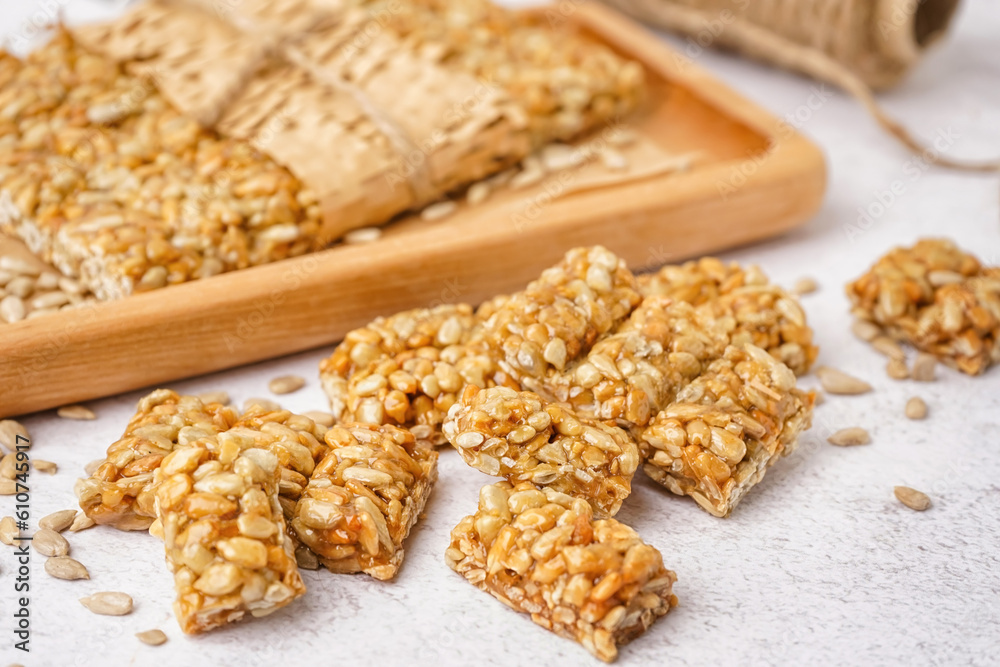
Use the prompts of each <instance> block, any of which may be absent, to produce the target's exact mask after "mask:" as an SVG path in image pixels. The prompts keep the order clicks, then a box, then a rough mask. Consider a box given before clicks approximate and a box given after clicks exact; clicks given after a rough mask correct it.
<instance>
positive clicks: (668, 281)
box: [637, 257, 819, 375]
mask: <svg viewBox="0 0 1000 667" xmlns="http://www.w3.org/2000/svg"><path fill="white" fill-rule="evenodd" d="M637 280H638V284H639V290H640V291H641V292H642V294H643V296H645V297H649V296H666V297H669V298H671V299H673V300H675V301H684V302H687V303H690V304H691V305H693V306H697V307H699V308H700V309H702V310H704V311H705V312H706V314H707V315H708V316H709V317H710V318H712V319H714V320H716V321H718V322H719V323H720V324H721V325H722V326H723V328H724V329H725V330H726V331H727V332H728V333H729V335H730V336H731V338H732V340H731V342H732V343H733V344H740V343H743V342H748V343H753V344H754V345H756V346H758V347H761V348H764V349H765V350H767V351H768V352H770V353H771V355H773V356H774V357H775V358H777V359H779V360H780V361H782V362H783V363H785V364H786V365H787V366H788V367H789V368H791V369H792V370H793V371H795V374H796V375H804V374H805V373H807V372H808V371H809V367H810V366H811V365H812V363H813V362H814V361H815V360H816V356H817V355H818V353H819V350H818V348H817V347H816V346H815V345H814V344H813V342H812V329H810V328H809V326H808V325H807V324H806V317H805V313H804V312H803V311H802V307H801V306H799V304H798V301H797V300H796V299H795V297H794V296H793V295H792V294H791V293H789V292H788V291H786V290H785V289H783V288H781V287H779V286H778V285H773V284H771V283H770V282H769V281H768V278H767V276H766V275H764V273H763V272H762V271H761V270H760V268H758V267H757V266H750V267H748V268H746V269H744V268H743V267H741V266H740V265H739V264H737V263H735V262H732V263H729V264H726V263H724V262H722V261H721V260H719V259H717V258H715V257H703V258H702V259H699V260H696V261H691V262H687V263H685V264H681V265H667V266H664V267H662V268H661V269H660V270H659V271H657V272H656V273H653V274H645V275H641V276H638V278H637Z"/></svg>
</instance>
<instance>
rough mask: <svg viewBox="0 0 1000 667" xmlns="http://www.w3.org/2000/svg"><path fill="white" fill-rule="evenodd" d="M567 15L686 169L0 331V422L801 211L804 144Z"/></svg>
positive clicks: (417, 223)
mask: <svg viewBox="0 0 1000 667" xmlns="http://www.w3.org/2000/svg"><path fill="white" fill-rule="evenodd" d="M553 11H556V10H553ZM567 19H568V20H571V21H574V22H577V23H578V24H580V25H581V26H583V27H584V28H585V29H587V30H588V31H590V32H591V33H592V34H593V35H594V36H596V37H597V38H598V39H601V40H603V41H604V42H606V43H608V44H610V45H612V46H613V47H614V48H616V49H617V50H619V51H620V52H622V53H623V54H625V55H627V56H630V57H633V58H636V59H638V60H640V61H641V62H643V63H644V64H645V66H646V67H647V69H648V71H649V72H650V75H651V78H652V82H651V91H650V96H649V100H648V101H647V103H646V104H645V106H644V108H643V109H641V110H640V111H639V112H638V113H637V114H636V116H635V117H634V118H630V119H629V123H630V126H631V127H634V128H635V129H637V130H638V131H640V132H641V133H643V134H644V135H646V136H648V137H650V138H652V139H653V140H655V141H656V143H657V144H658V145H660V146H661V147H663V148H665V149H667V150H670V151H672V152H677V153H683V152H687V151H691V150H698V151H701V152H702V154H703V155H704V156H705V159H704V160H702V161H701V162H700V163H699V164H698V166H697V167H696V168H694V169H692V170H690V171H688V172H683V173H676V174H670V175H666V176H659V177H651V178H648V179H644V180H636V181H630V182H627V183H625V184H619V185H615V186H613V187H608V188H602V189H594V190H587V191H580V192H573V193H571V194H567V195H565V196H562V197H555V198H547V197H544V196H542V194H541V193H542V191H541V190H539V191H537V192H535V193H532V191H530V190H528V191H523V190H522V191H517V192H505V193H503V194H502V195H499V196H496V197H493V198H491V199H489V200H488V201H487V202H486V203H485V204H481V205H479V206H477V207H471V208H463V209H462V210H461V211H460V212H459V213H458V214H456V215H455V216H453V217H450V218H448V219H447V220H446V221H438V222H433V223H429V222H426V221H422V220H419V219H415V218H410V219H407V220H403V221H400V222H399V223H396V224H394V225H392V226H391V227H390V228H388V229H387V233H386V234H385V235H384V236H383V238H382V239H381V240H379V241H378V242H376V243H373V244H369V245H359V246H338V247H336V248H332V249H330V250H326V251H323V252H319V253H314V254H312V255H307V256H305V257H299V258H295V259H289V260H285V261H282V262H278V263H275V264H270V265H267V266H261V267H255V268H251V269H246V270H242V271H237V272H234V273H229V274H224V275H220V276H216V277H213V278H210V279H207V280H200V281H195V282H191V283H187V284H183V285H177V286H174V287H170V288H167V289H164V290H159V291H156V292H149V293H145V294H138V295H134V296H131V297H128V298H127V299H125V300H123V301H119V302H111V303H102V304H99V305H96V306H94V307H92V308H86V309H79V310H74V311H65V312H60V313H58V314H55V315H52V316H49V317H42V318H36V319H33V320H28V321H24V322H18V323H16V324H11V325H3V326H0V416H9V415H17V414H23V413H27V412H32V411H36V410H42V409H46V408H51V407H55V406H59V405H63V404H66V403H70V402H76V401H81V400H86V399H90V398H96V397H99V396H107V395H111V394H115V393H119V392H123V391H128V390H131V389H136V388H140V387H146V386H152V385H162V384H164V383H167V382H169V381H171V380H175V379H179V378H184V377H190V376H195V375H201V374H204V373H208V372H212V371H217V370H220V369H224V368H231V367H234V366H239V365H242V364H247V363H251V362H254V361H259V360H261V359H266V358H271V357H277V356H281V355H285V354H290V353H293V352H298V351H302V350H306V349H309V348H313V347H317V346H320V345H325V344H329V343H333V342H335V341H337V340H339V339H340V338H341V337H342V336H343V334H344V333H345V332H347V331H349V330H350V329H352V328H354V327H357V326H361V325H363V324H365V323H366V322H368V321H370V320H371V319H372V318H374V317H375V316H377V315H383V314H391V313H393V312H396V311H399V310H403V309H406V308H412V307H417V306H427V305H434V304H439V303H451V302H471V303H478V302H479V301H481V300H482V299H484V298H486V297H489V296H492V295H494V294H498V293H501V292H508V291H511V290H516V289H518V288H519V287H520V286H522V285H524V284H525V283H526V282H527V281H529V280H530V279H532V278H533V277H535V276H537V275H538V273H539V272H540V270H541V269H542V268H544V267H545V266H547V265H550V264H552V263H554V262H555V261H557V260H558V259H559V257H560V256H561V255H562V254H563V253H564V252H565V251H566V250H567V249H569V248H571V247H574V246H579V245H589V244H603V245H605V246H607V247H608V248H610V249H611V250H613V251H614V252H616V253H618V254H620V255H621V256H622V257H624V258H625V259H626V260H627V261H628V262H629V264H630V266H631V267H632V268H634V269H640V268H643V267H652V266H655V265H659V264H662V263H664V262H668V261H676V260H680V259H683V258H686V257H692V256H695V255H701V254H705V253H709V252H713V251H718V250H721V249H723V248H727V247H732V246H735V245H740V244H745V243H749V242H752V241H756V240H759V239H763V238H766V237H769V236H774V235H776V234H780V233H782V232H785V231H787V230H789V229H791V228H793V227H795V226H796V225H798V224H801V223H802V222H804V221H806V220H807V219H808V218H809V217H811V216H812V215H813V213H814V212H815V211H816V209H817V208H818V207H819V204H820V202H821V200H822V196H823V191H824V188H825V182H826V173H825V167H824V162H823V156H822V154H821V153H820V151H819V149H818V148H816V146H814V145H813V144H811V143H810V142H809V141H807V140H806V139H805V138H804V137H802V136H801V135H799V134H798V133H796V132H795V131H794V130H792V129H791V128H790V127H789V126H788V125H787V124H784V123H782V122H781V121H780V120H779V119H777V118H775V117H774V116H772V115H771V114H769V113H767V112H765V111H763V110H762V109H760V108H759V107H757V106H755V105H753V104H751V103H750V102H748V101H746V100H745V99H743V98H742V97H740V96H739V95H737V94H736V93H735V92H733V91H732V90H730V89H729V88H727V87H726V86H724V85H723V84H721V83H720V82H718V81H716V80H715V79H713V78H712V77H711V76H710V75H708V74H707V73H706V72H704V71H702V70H701V69H700V68H698V67H697V66H695V65H693V64H691V63H689V62H687V61H686V60H684V59H683V58H681V57H680V56H679V55H677V54H676V53H674V52H673V51H671V50H670V49H669V48H668V47H666V46H665V45H664V44H663V43H662V42H661V41H660V40H658V39H657V38H656V37H655V36H653V35H652V34H650V33H648V32H646V31H645V30H644V29H643V28H641V27H640V26H638V25H637V24H635V23H633V22H631V21H630V20H628V19H626V18H624V17H622V16H621V15H619V14H617V13H615V12H614V11H613V10H610V9H607V8H606V7H603V6H597V5H592V4H586V3H585V4H581V5H579V6H577V7H576V9H575V11H573V12H572V13H571V14H570V15H569V16H568V17H567ZM526 202H534V203H535V204H536V206H534V207H533V208H531V209H530V215H528V216H526V215H525V212H526V211H527V210H528V209H526ZM526 220H527V222H525V221H526Z"/></svg>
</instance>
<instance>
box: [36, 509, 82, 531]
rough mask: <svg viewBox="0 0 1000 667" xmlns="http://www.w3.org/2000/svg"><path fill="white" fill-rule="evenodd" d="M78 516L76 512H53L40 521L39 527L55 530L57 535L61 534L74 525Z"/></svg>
mask: <svg viewBox="0 0 1000 667" xmlns="http://www.w3.org/2000/svg"><path fill="white" fill-rule="evenodd" d="M76 515H77V511H76V510H59V511H58V512H53V513H52V514H49V515H48V516H44V517H42V518H41V519H39V520H38V527H39V528H47V529H49V530H54V531H56V532H57V533H61V532H63V531H64V530H66V529H67V528H69V527H70V526H72V525H73V521H74V520H75V519H76Z"/></svg>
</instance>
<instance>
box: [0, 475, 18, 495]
mask: <svg viewBox="0 0 1000 667" xmlns="http://www.w3.org/2000/svg"><path fill="white" fill-rule="evenodd" d="M15 493H17V482H15V481H14V480H12V479H7V478H0V496H12V495H14V494H15Z"/></svg>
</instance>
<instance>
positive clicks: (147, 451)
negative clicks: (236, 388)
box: [75, 389, 238, 530]
mask: <svg viewBox="0 0 1000 667" xmlns="http://www.w3.org/2000/svg"><path fill="white" fill-rule="evenodd" d="M237 419H238V413H237V412H236V411H235V410H234V409H232V408H230V407H226V406H224V405H222V404H221V403H208V404H204V403H202V402H201V400H199V399H198V398H197V397H195V396H179V395H178V394H176V393H175V392H173V391H170V390H169V389H157V390H156V391H154V392H152V393H151V394H149V395H148V396H145V397H144V398H142V400H140V401H139V405H138V408H137V410H136V414H135V416H133V417H132V419H131V420H129V424H128V427H127V428H126V429H125V433H124V434H123V435H122V437H121V438H120V439H118V440H117V441H115V442H114V443H112V444H111V446H110V447H108V451H107V457H106V459H105V461H104V463H102V464H101V465H100V467H98V468H97V470H96V471H94V474H93V475H91V477H90V478H88V479H81V480H78V481H77V484H76V487H75V491H76V494H77V498H78V499H79V501H80V507H81V508H82V509H83V511H84V513H85V514H86V515H87V516H89V517H90V518H91V519H93V520H94V521H95V522H97V523H101V524H108V525H111V526H114V527H115V528H118V529H120V530H146V529H147V528H149V526H150V524H152V523H153V520H154V518H155V511H154V502H153V495H152V481H153V473H154V471H155V470H156V469H157V468H158V467H159V466H160V462H161V461H162V460H163V457H164V456H166V455H168V454H169V453H170V452H172V451H173V450H174V449H175V448H176V447H177V446H178V445H183V446H188V445H191V444H192V443H194V442H197V441H198V440H200V439H203V438H214V437H216V436H218V434H219V433H221V432H223V431H227V430H229V429H230V428H232V426H233V425H234V424H235V423H236V421H237Z"/></svg>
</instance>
